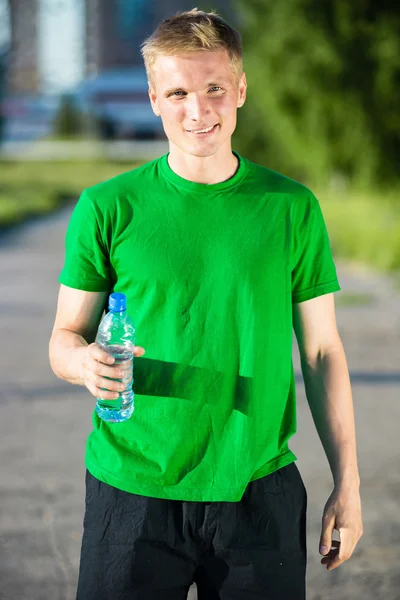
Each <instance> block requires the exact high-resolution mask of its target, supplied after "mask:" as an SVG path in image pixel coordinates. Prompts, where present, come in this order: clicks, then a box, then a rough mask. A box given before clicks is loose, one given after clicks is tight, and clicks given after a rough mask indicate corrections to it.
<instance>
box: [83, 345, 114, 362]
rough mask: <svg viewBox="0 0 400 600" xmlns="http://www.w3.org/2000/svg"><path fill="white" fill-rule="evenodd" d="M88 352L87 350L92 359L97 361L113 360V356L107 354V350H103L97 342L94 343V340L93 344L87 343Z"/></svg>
mask: <svg viewBox="0 0 400 600" xmlns="http://www.w3.org/2000/svg"><path fill="white" fill-rule="evenodd" d="M88 352H89V355H90V356H91V357H92V358H94V360H97V361H98V362H101V363H104V364H112V363H114V361H115V358H114V357H113V356H111V355H110V354H108V352H106V351H105V350H103V349H102V348H101V347H100V346H99V344H96V342H93V344H89V346H88Z"/></svg>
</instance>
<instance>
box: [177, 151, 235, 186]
mask: <svg viewBox="0 0 400 600" xmlns="http://www.w3.org/2000/svg"><path fill="white" fill-rule="evenodd" d="M238 163H239V161H238V159H237V158H236V156H235V155H234V154H233V153H232V149H231V146H230V145H229V148H224V149H223V148H220V150H218V152H216V153H215V154H213V155H212V156H205V157H203V156H200V157H199V156H192V155H190V154H186V153H185V152H182V150H181V149H180V148H178V147H177V146H175V145H174V144H172V143H170V153H169V156H168V164H169V166H170V168H171V169H172V170H173V171H174V173H176V174H177V175H179V176H180V177H183V179H187V180H188V181H193V182H194V183H207V184H213V183H221V182H222V181H227V180H228V179H230V178H231V177H233V176H234V174H235V173H236V171H237V169H238Z"/></svg>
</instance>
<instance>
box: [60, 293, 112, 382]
mask: <svg viewBox="0 0 400 600" xmlns="http://www.w3.org/2000/svg"><path fill="white" fill-rule="evenodd" d="M107 296H108V293H107V292H85V291H83V290H76V289H73V288H69V287H67V286H64V285H61V286H60V291H59V295H58V303H57V313H56V318H55V322H54V326H53V331H52V334H51V338H50V343H49V358H50V365H51V368H52V369H53V372H54V373H55V375H57V377H59V378H60V379H64V380H66V381H68V382H69V383H75V384H77V385H84V381H83V377H82V361H83V352H84V351H85V349H86V348H87V346H88V345H89V344H90V343H91V342H94V340H95V337H96V332H97V328H98V326H99V323H100V320H101V318H102V315H103V312H104V308H105V303H106V300H107Z"/></svg>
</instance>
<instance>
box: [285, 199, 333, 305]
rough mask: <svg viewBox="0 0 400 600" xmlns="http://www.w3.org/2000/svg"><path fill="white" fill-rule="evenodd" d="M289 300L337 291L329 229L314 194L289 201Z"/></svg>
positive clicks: (293, 300)
mask: <svg viewBox="0 0 400 600" xmlns="http://www.w3.org/2000/svg"><path fill="white" fill-rule="evenodd" d="M292 218H293V240H292V242H293V245H292V303H298V302H305V301H306V300H311V298H316V297H317V296H322V295H323V294H328V293H330V292H338V291H339V290H340V289H341V288H340V285H339V281H338V277H337V273H336V266H335V263H334V260H333V256H332V250H331V246H330V241H329V236H328V231H327V228H326V224H325V221H324V217H323V215H322V211H321V207H320V204H319V202H318V200H317V198H316V197H315V196H314V195H313V194H312V193H311V192H310V195H309V196H307V197H306V198H305V197H301V198H297V199H296V200H295V201H294V203H293V204H292Z"/></svg>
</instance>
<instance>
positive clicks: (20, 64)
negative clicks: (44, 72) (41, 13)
mask: <svg viewBox="0 0 400 600" xmlns="http://www.w3.org/2000/svg"><path fill="white" fill-rule="evenodd" d="M9 10H10V24H11V45H10V56H9V65H8V69H7V70H8V80H7V88H8V91H9V92H10V93H12V94H35V93H37V92H38V91H39V89H40V73H39V60H38V52H39V49H38V10H39V0H9Z"/></svg>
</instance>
